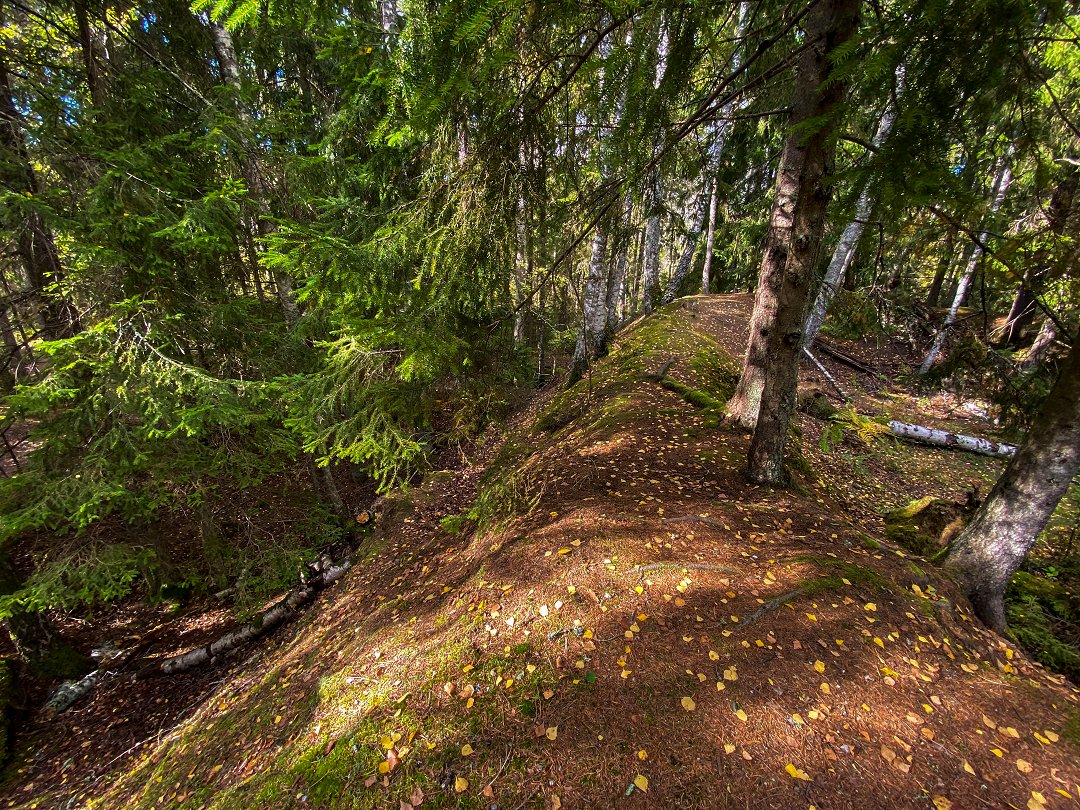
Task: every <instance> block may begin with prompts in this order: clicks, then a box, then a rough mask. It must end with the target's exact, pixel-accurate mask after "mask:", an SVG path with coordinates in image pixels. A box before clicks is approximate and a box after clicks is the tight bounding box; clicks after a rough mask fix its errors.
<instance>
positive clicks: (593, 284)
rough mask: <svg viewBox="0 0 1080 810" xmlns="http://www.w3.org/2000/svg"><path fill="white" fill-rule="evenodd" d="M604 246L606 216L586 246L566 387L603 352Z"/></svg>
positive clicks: (605, 310)
mask: <svg viewBox="0 0 1080 810" xmlns="http://www.w3.org/2000/svg"><path fill="white" fill-rule="evenodd" d="M607 245H608V223H607V218H606V217H605V218H604V220H602V221H601V222H599V223H597V225H596V230H595V231H594V232H593V237H592V242H591V244H590V247H589V274H588V276H586V278H585V293H584V295H583V297H582V301H581V324H580V327H581V329H580V331H579V332H578V337H577V342H576V343H575V344H574V356H573V359H572V360H571V361H570V372H569V374H568V380H567V383H568V384H569V385H573V384H574V383H575V382H577V381H578V380H580V379H581V376H582V375H583V374H584V373H585V369H586V367H587V366H588V365H589V361H591V360H594V359H596V358H597V357H600V356H601V354H602V353H603V336H604V331H605V329H606V327H607Z"/></svg>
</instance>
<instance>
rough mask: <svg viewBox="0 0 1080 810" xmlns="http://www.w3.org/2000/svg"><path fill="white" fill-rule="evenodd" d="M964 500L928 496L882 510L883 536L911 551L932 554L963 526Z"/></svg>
mask: <svg viewBox="0 0 1080 810" xmlns="http://www.w3.org/2000/svg"><path fill="white" fill-rule="evenodd" d="M969 516H970V509H969V508H968V507H967V506H966V505H965V504H959V503H954V502H952V501H947V500H944V499H943V498H934V497H930V496H927V497H925V498H920V499H918V500H916V501H911V503H909V504H908V505H907V506H904V507H901V508H900V509H894V510H893V511H891V512H887V513H886V514H885V536H886V537H888V538H889V539H890V540H891V541H893V542H894V543H896V544H897V545H899V546H903V547H904V548H906V549H907V550H908V551H910V552H912V553H913V554H919V555H922V556H924V557H934V556H936V555H938V554H940V553H941V552H942V551H944V550H945V548H946V547H947V546H948V544H949V541H950V540H951V539H952V538H953V537H955V536H956V534H957V533H958V532H959V531H960V530H961V529H962V528H963V527H964V524H965V523H966V522H967V518H968V517H969Z"/></svg>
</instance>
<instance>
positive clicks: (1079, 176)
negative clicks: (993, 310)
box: [999, 166, 1080, 346]
mask: <svg viewBox="0 0 1080 810" xmlns="http://www.w3.org/2000/svg"><path fill="white" fill-rule="evenodd" d="M1078 186H1080V168H1078V167H1076V166H1070V167H1068V170H1067V174H1066V175H1065V177H1064V179H1063V180H1062V181H1061V182H1060V183H1058V185H1057V187H1056V188H1055V189H1054V194H1053V196H1052V197H1051V199H1050V206H1049V211H1048V212H1047V225H1048V226H1049V229H1050V233H1052V234H1053V235H1054V236H1058V237H1060V236H1061V235H1062V234H1063V233H1065V230H1066V226H1067V225H1068V223H1069V218H1070V216H1073V217H1075V216H1076V215H1077V214H1076V211H1077V207H1076V206H1074V205H1073V202H1074V200H1075V198H1076V191H1077V187H1078ZM1074 230H1075V229H1074ZM1069 254H1070V255H1068V256H1066V257H1065V258H1064V260H1062V259H1061V258H1060V257H1059V262H1058V263H1059V264H1061V265H1063V266H1067V264H1068V262H1069V261H1070V260H1071V259H1073V258H1074V257H1075V254H1076V248H1072V249H1071V250H1070V251H1069ZM1051 256H1052V252H1051V251H1050V250H1048V249H1041V250H1039V251H1037V253H1036V256H1035V258H1034V261H1033V262H1032V264H1033V265H1034V266H1033V267H1030V268H1028V270H1027V272H1025V273H1024V279H1023V281H1022V282H1021V283H1020V286H1019V287H1018V288H1017V290H1016V297H1015V298H1014V299H1013V303H1012V307H1011V308H1010V309H1009V317H1008V318H1007V319H1006V321H1005V328H1004V330H1002V334H1001V339H1000V341H999V346H1017V345H1018V344H1019V343H1020V338H1021V337H1022V335H1023V333H1024V330H1025V329H1026V328H1027V327H1028V326H1030V325H1031V323H1032V321H1034V320H1035V313H1036V312H1037V311H1038V303H1037V301H1036V298H1035V296H1036V295H1037V294H1038V293H1039V292H1040V290H1041V289H1042V286H1043V282H1044V281H1045V280H1046V277H1047V275H1048V274H1049V273H1050V269H1051V268H1050V262H1051Z"/></svg>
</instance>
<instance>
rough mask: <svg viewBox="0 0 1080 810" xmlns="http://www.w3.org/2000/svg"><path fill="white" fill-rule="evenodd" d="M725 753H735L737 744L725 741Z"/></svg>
mask: <svg viewBox="0 0 1080 810" xmlns="http://www.w3.org/2000/svg"><path fill="white" fill-rule="evenodd" d="M724 753H725V754H734V753H735V746H734V745H732V744H731V743H724Z"/></svg>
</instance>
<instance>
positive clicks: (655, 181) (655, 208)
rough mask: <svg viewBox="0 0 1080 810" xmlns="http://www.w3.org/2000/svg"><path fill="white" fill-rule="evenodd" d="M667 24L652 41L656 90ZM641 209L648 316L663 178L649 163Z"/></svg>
mask: <svg viewBox="0 0 1080 810" xmlns="http://www.w3.org/2000/svg"><path fill="white" fill-rule="evenodd" d="M670 44H671V42H670V39H669V37H668V31H667V27H666V26H665V25H664V24H661V26H660V39H659V40H658V42H657V44H656V75H655V76H654V78H653V89H654V90H656V89H659V87H660V84H661V83H662V82H663V80H664V74H665V73H666V72H667V62H668V48H669V47H670ZM662 140H663V134H662V133H661V134H660V135H658V136H657V139H656V142H655V143H654V144H653V154H654V155H655V154H656V152H657V151H658V149H659V146H660V144H661V143H662ZM643 198H644V205H643V207H644V209H645V216H646V217H647V219H646V221H645V247H644V251H645V252H644V257H643V260H642V263H641V309H642V311H643V312H644V313H645V314H646V315H648V314H649V313H651V312H652V311H653V307H655V306H656V304H657V302H659V300H660V229H661V223H660V214H661V212H662V210H663V200H664V194H663V180H662V178H661V176H660V167H659V166H653V167H652V168H651V169H649V173H648V175H647V176H646V178H645V193H644V195H643Z"/></svg>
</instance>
